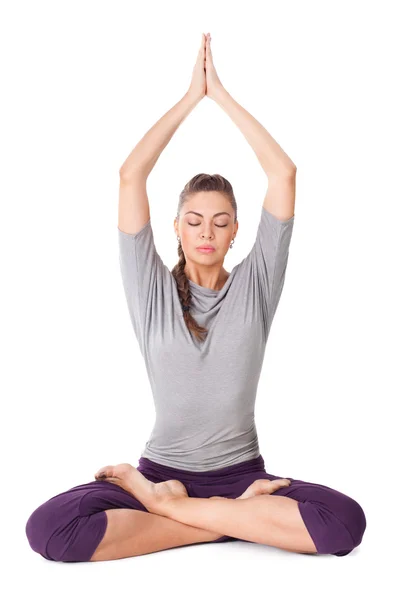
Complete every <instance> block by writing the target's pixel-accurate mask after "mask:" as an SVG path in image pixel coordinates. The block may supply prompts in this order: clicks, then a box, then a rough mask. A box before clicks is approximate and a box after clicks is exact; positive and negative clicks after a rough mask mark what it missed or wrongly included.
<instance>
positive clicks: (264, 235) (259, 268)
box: [247, 206, 295, 329]
mask: <svg viewBox="0 0 400 600" xmlns="http://www.w3.org/2000/svg"><path fill="white" fill-rule="evenodd" d="M294 218H295V217H294V215H293V216H292V217H291V218H290V219H287V220H286V221H281V220H280V219H278V218H277V217H275V216H274V215H273V214H272V213H270V212H269V211H268V210H266V209H265V208H264V206H262V207H261V218H260V223H259V226H258V230H257V235H256V240H255V243H254V246H253V248H252V249H251V251H250V253H249V255H248V257H247V259H248V260H249V261H250V267H251V272H252V273H253V277H255V279H256V281H255V282H253V284H254V287H255V289H257V290H258V293H259V297H260V298H261V306H262V313H263V318H264V320H265V323H266V324H267V325H268V329H269V327H270V325H271V323H272V320H273V318H274V315H275V311H276V309H277V306H278V303H279V300H280V297H281V294H282V289H283V284H284V281H285V274H286V267H287V263H288V258H289V248H290V242H291V238H292V232H293V225H294Z"/></svg>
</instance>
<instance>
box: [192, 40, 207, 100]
mask: <svg viewBox="0 0 400 600" xmlns="http://www.w3.org/2000/svg"><path fill="white" fill-rule="evenodd" d="M188 94H189V95H190V96H193V97H194V98H195V99H196V100H199V101H200V100H202V98H204V96H205V95H206V37H205V35H204V33H202V35H201V44H200V49H199V52H198V54H197V61H196V64H195V65H194V68H193V74H192V81H191V83H190V87H189V90H188Z"/></svg>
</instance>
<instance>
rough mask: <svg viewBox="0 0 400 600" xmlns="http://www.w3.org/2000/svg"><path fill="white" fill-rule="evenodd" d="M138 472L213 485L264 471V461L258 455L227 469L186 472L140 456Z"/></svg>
mask: <svg viewBox="0 0 400 600" xmlns="http://www.w3.org/2000/svg"><path fill="white" fill-rule="evenodd" d="M138 468H139V470H140V471H141V472H145V473H148V474H149V475H154V476H155V477H159V478H160V479H165V480H167V479H178V480H179V481H182V483H184V482H185V481H187V482H192V483H196V482H199V483H200V482H201V483H213V482H214V481H215V480H216V479H222V478H225V477H229V476H232V475H245V474H246V473H253V472H255V471H264V470H265V466H264V459H263V457H262V455H261V454H260V455H259V456H258V457H257V458H252V459H250V460H246V461H244V462H241V463H236V464H234V465H230V466H229V467H222V468H220V469H213V470H211V471H186V470H184V469H175V468H174V467H168V466H166V465H161V464H160V463H156V462H154V461H152V460H150V459H149V458H146V457H144V456H141V457H140V458H139V466H138Z"/></svg>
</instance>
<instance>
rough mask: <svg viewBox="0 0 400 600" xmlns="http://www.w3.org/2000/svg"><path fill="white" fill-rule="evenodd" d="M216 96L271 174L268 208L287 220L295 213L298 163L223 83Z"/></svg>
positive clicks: (281, 218) (265, 200) (267, 200)
mask: <svg viewBox="0 0 400 600" xmlns="http://www.w3.org/2000/svg"><path fill="white" fill-rule="evenodd" d="M213 100H215V102H217V104H219V106H220V107H221V108H223V109H224V111H225V112H226V113H227V114H228V115H229V116H230V117H231V119H232V121H233V122H234V123H235V124H236V125H237V126H238V127H239V129H240V130H241V132H242V133H243V135H244V136H245V138H246V139H247V141H248V142H249V144H250V146H251V147H252V148H253V150H254V152H255V153H256V156H257V158H258V160H259V161H260V164H261V167H262V168H263V170H264V172H265V173H266V175H267V177H268V190H267V194H266V196H265V199H264V204H263V205H264V208H265V209H266V210H268V211H269V212H270V213H272V214H273V215H275V216H276V217H277V218H278V219H280V220H282V221H285V220H287V219H290V218H291V217H292V216H293V215H294V205H295V195H296V170H297V167H296V165H295V164H294V163H293V161H292V160H291V159H290V158H289V156H288V155H287V154H286V153H285V152H284V151H283V150H282V148H281V147H280V146H279V144H278V143H277V142H276V141H275V140H274V138H273V137H272V136H271V135H270V134H269V133H268V131H267V130H266V129H265V128H264V127H263V126H262V125H261V123H260V122H259V121H257V119H255V118H254V117H253V116H252V115H251V114H250V113H249V112H247V110H246V109H245V108H243V106H241V105H240V104H239V103H238V102H236V100H234V99H233V98H232V96H231V95H230V94H229V93H228V92H227V91H226V89H225V88H224V87H223V86H221V88H220V90H219V91H218V92H216V93H215V94H214V95H213Z"/></svg>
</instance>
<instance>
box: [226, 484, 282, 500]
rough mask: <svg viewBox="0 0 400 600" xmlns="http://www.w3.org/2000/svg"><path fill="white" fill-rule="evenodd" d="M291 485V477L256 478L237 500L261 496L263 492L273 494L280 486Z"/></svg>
mask: <svg viewBox="0 0 400 600" xmlns="http://www.w3.org/2000/svg"><path fill="white" fill-rule="evenodd" d="M289 485H290V479H274V480H273V481H270V480H269V479H256V480H255V481H253V483H252V484H251V485H249V487H248V488H247V490H245V491H244V492H243V494H242V495H241V496H238V497H237V498H236V500H244V499H245V498H253V496H260V495H261V494H272V493H273V492H275V491H276V490H278V489H279V488H281V487H288V486H289Z"/></svg>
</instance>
